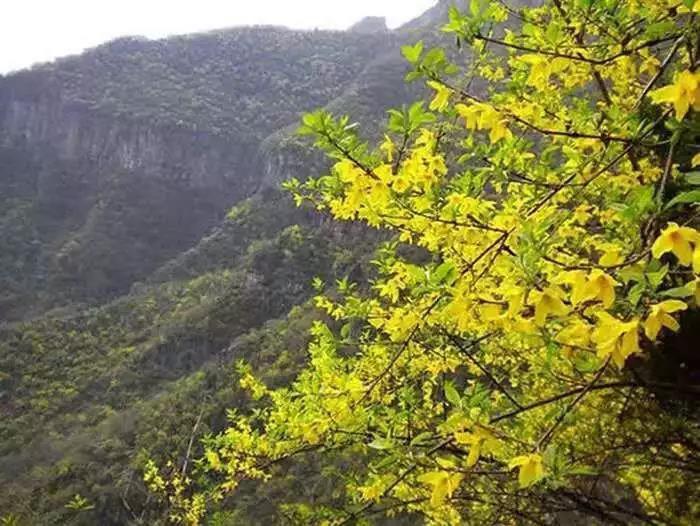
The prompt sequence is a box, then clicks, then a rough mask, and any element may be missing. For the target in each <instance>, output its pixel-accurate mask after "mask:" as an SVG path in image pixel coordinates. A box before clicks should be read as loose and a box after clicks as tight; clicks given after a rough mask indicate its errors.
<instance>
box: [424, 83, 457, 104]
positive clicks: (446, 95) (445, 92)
mask: <svg viewBox="0 0 700 526" xmlns="http://www.w3.org/2000/svg"><path fill="white" fill-rule="evenodd" d="M428 86H430V87H431V88H433V89H434V90H435V97H434V98H433V100H432V101H431V102H430V106H429V108H430V109H431V110H433V111H445V108H447V105H448V104H449V101H450V95H452V90H451V89H450V88H448V87H447V86H445V85H444V84H442V83H440V82H436V81H434V80H429V81H428Z"/></svg>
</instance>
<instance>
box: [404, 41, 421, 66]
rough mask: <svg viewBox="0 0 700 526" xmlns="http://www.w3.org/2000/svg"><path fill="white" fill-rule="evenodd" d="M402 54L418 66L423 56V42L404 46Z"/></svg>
mask: <svg viewBox="0 0 700 526" xmlns="http://www.w3.org/2000/svg"><path fill="white" fill-rule="evenodd" d="M401 54H402V55H403V57H404V58H405V59H406V60H407V61H408V62H409V63H411V64H417V63H418V61H419V60H420V56H421V55H422V54H423V41H422V40H419V41H418V42H416V43H415V44H414V45H412V46H402V47H401Z"/></svg>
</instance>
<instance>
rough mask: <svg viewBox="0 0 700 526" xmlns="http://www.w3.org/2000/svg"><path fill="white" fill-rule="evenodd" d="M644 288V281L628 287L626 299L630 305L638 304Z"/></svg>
mask: <svg viewBox="0 0 700 526" xmlns="http://www.w3.org/2000/svg"><path fill="white" fill-rule="evenodd" d="M644 289H646V286H645V284H644V283H637V284H636V285H635V286H634V287H632V288H631V289H630V291H629V292H628V293H627V299H628V300H629V301H630V303H631V304H632V305H634V306H637V305H638V304H639V300H641V299H642V294H643V293H644Z"/></svg>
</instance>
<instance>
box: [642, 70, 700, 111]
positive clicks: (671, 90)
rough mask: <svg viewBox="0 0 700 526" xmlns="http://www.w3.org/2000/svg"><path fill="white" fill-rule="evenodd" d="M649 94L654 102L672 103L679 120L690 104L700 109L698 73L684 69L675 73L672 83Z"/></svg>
mask: <svg viewBox="0 0 700 526" xmlns="http://www.w3.org/2000/svg"><path fill="white" fill-rule="evenodd" d="M649 96H650V97H651V100H653V101H654V102H655V103H656V104H660V103H662V102H670V103H672V104H673V107H674V109H675V111H676V118H677V119H678V120H681V119H682V118H683V117H685V114H686V113H688V109H689V108H690V107H691V106H692V107H693V109H694V110H696V111H698V110H700V73H691V72H690V71H688V70H685V71H683V72H681V73H680V74H678V75H676V77H675V78H674V82H673V84H669V85H668V86H664V87H663V88H659V89H657V90H654V91H652V92H651V93H650V94H649Z"/></svg>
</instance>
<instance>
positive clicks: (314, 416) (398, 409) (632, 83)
mask: <svg viewBox="0 0 700 526" xmlns="http://www.w3.org/2000/svg"><path fill="white" fill-rule="evenodd" d="M698 13H700V3H698V2H696V1H694V0H690V1H679V0H629V1H626V2H619V1H615V0H594V1H591V0H547V1H545V2H543V3H542V5H539V6H537V7H532V8H525V9H522V10H519V11H515V10H512V9H510V8H509V7H506V4H505V3H503V4H502V3H498V2H487V1H481V0H473V1H471V2H470V5H469V6H468V7H467V8H464V9H459V8H453V9H452V10H451V11H450V17H449V22H448V23H447V25H446V26H445V27H444V30H445V31H447V32H448V33H451V34H453V35H454V37H455V39H456V43H457V46H458V48H461V49H463V50H465V51H466V50H469V51H470V52H471V54H470V55H469V57H470V60H469V63H468V64H467V65H466V66H465V65H463V64H462V58H463V55H459V57H460V58H459V60H454V61H451V60H450V59H448V58H447V55H446V53H445V51H443V50H441V49H430V50H429V49H424V46H423V45H422V43H420V42H418V43H417V44H415V45H414V46H407V47H405V48H404V49H403V53H404V56H405V57H406V59H407V60H408V62H410V63H411V65H412V66H413V71H412V72H411V73H410V74H409V80H412V81H416V80H421V81H424V82H426V83H427V86H428V87H429V88H431V90H432V92H433V97H432V99H431V100H430V101H426V102H425V103H420V102H419V103H416V104H414V105H413V106H411V107H409V108H403V109H397V110H391V111H390V112H389V122H388V125H387V130H386V135H385V138H384V140H383V141H382V142H381V144H379V145H376V146H374V145H368V144H366V143H364V142H363V141H362V140H361V139H360V138H359V136H358V134H357V129H356V126H355V125H353V124H352V123H351V121H350V119H349V118H348V117H343V118H339V119H336V118H334V117H332V116H331V115H329V114H326V113H323V112H316V113H313V114H310V115H307V116H306V117H305V118H304V123H303V127H302V132H303V133H304V134H310V135H313V136H314V137H315V139H316V143H317V145H318V146H320V147H321V148H323V149H324V150H325V151H326V152H327V154H328V155H329V156H330V157H331V158H332V159H334V161H335V164H334V165H333V167H332V169H331V171H330V173H329V174H328V175H325V176H323V177H319V178H317V179H314V180H310V181H308V182H305V183H300V182H298V181H291V182H289V183H288V185H287V186H288V187H289V188H290V189H291V191H292V192H293V193H294V195H295V197H296V199H297V200H298V201H299V202H303V201H310V202H311V203H313V204H314V205H315V206H316V207H317V208H318V209H319V210H322V211H326V212H327V213H329V214H330V215H332V216H333V217H335V218H336V219H338V220H342V221H362V222H364V223H366V224H368V225H370V226H371V227H375V228H379V229H383V230H387V231H389V232H391V233H393V235H394V240H393V241H392V242H390V243H388V244H387V245H386V246H385V247H384V248H383V249H382V250H380V251H379V253H378V256H377V267H378V270H379V273H380V277H379V278H378V279H377V280H376V281H375V282H374V283H373V286H372V289H371V293H370V294H367V293H366V292H364V293H363V292H360V288H359V287H357V286H355V285H353V284H351V283H349V282H347V281H344V282H340V283H339V284H338V285H337V286H336V287H334V288H329V289H328V290H327V291H326V293H325V294H323V295H319V296H318V297H317V299H316V302H317V306H318V307H319V308H321V309H322V310H324V311H325V312H326V313H327V314H329V315H330V317H331V318H334V319H335V320H337V321H338V326H339V327H342V328H340V329H339V330H338V331H335V330H334V329H333V328H332V327H331V326H329V325H326V324H323V323H321V322H319V323H317V324H316V325H315V326H314V328H313V331H312V335H313V341H312V343H311V344H310V346H309V363H308V366H307V367H306V369H305V370H304V371H303V372H301V373H300V375H299V376H298V378H297V379H296V380H295V382H294V383H293V384H291V385H290V386H288V387H286V388H282V389H279V388H275V389H272V388H268V387H267V386H265V384H263V383H261V382H260V381H259V380H256V379H255V376H254V371H253V372H251V370H250V369H248V368H243V369H241V371H242V372H243V373H244V374H243V375H242V385H244V386H245V387H248V388H249V389H250V391H251V396H252V397H253V398H255V399H258V400H260V401H261V402H262V403H263V406H262V407H261V406H260V402H258V403H256V405H255V409H254V410H251V411H250V412H249V413H248V414H240V413H237V414H235V415H232V416H233V418H232V420H231V424H230V426H229V428H228V429H227V430H226V431H224V432H223V433H222V434H220V435H218V436H215V437H211V438H209V439H208V440H207V441H206V443H205V446H206V452H205V456H204V458H203V459H201V460H200V461H199V470H200V472H199V473H200V476H199V480H200V481H205V480H206V481H208V482H207V483H205V484H203V485H201V486H199V488H198V489H193V487H196V486H197V485H194V484H193V485H190V482H191V481H190V480H189V479H188V478H186V477H185V478H178V477H176V478H175V479H170V480H168V479H167V478H166V477H165V476H164V475H163V473H162V472H159V471H158V470H157V468H156V467H155V466H151V469H150V470H149V471H148V473H147V481H148V482H149V483H150V484H151V486H152V487H153V488H154V489H157V490H159V491H161V492H163V493H164V494H166V495H167V498H168V499H169V500H170V503H171V505H172V507H173V510H174V514H175V515H174V516H176V517H179V520H182V521H184V522H188V523H197V522H199V521H200V520H201V517H202V516H203V514H204V513H205V509H206V507H207V505H209V504H211V503H214V502H216V501H218V500H220V499H221V498H223V497H224V496H225V495H226V494H228V493H229V492H231V491H232V490H234V489H235V488H236V487H237V486H238V484H239V483H240V482H241V481H242V480H245V479H261V480H268V479H269V478H270V477H271V476H272V475H274V473H275V466H277V465H279V464H280V463H285V462H298V461H300V460H302V459H303V457H304V456H305V455H309V454H311V453H313V454H314V455H318V454H320V455H324V454H326V453H328V454H331V452H332V453H333V454H337V452H338V451H342V452H343V453H344V454H345V455H346V456H347V457H348V458H350V457H352V458H354V460H355V461H354V462H353V463H351V464H350V467H346V469H345V472H344V473H343V476H344V481H345V495H344V497H345V501H344V503H343V504H342V505H340V506H338V507H327V506H315V507H314V506H305V505H304V506H302V505H300V506H292V507H288V508H287V509H286V511H285V513H287V514H288V515H290V514H291V515H293V516H294V518H295V520H298V521H302V522H307V523H314V524H318V523H326V524H356V523H368V522H371V521H373V520H374V518H375V517H378V516H394V515H404V514H412V515H415V516H416V517H422V520H424V521H425V522H426V523H429V524H461V523H469V524H525V523H533V524H552V523H555V524H556V523H564V524H571V523H576V521H584V522H585V523H586V524H591V523H596V521H597V522H600V523H605V524H634V523H639V524H657V523H659V524H693V523H697V520H698V519H699V518H700V508H699V507H698V498H697V497H698V482H699V481H698V473H700V462H699V461H700V429H699V428H698V413H697V400H698V396H699V395H700V386H699V385H698V375H699V374H700V361H699V360H698V357H697V354H696V353H697V348H698V347H699V346H698V341H699V336H700V335H699V334H698V327H699V322H700V314H699V312H698V305H699V304H700V231H698V230H697V228H698V223H699V222H698V216H697V203H698V201H699V194H700V190H699V189H698V183H699V182H700V181H699V180H698V173H697V172H694V171H693V168H694V167H695V166H697V165H698V164H700V156H699V155H700V154H699V153H698V152H699V150H698V147H697V142H698V135H699V134H700V119H698V115H699V113H698V112H700V71H698V65H699V60H700V55H699V53H700V45H699V40H698V38H699V36H700V35H699V26H698V23H697V17H698ZM483 84H486V86H487V88H486V89H481V88H479V89H477V88H476V86H477V85H478V86H482V85H483ZM406 245H409V246H413V247H418V248H419V249H422V250H423V251H425V252H427V253H428V254H430V256H431V257H430V258H429V260H428V262H426V260H425V258H418V257H414V256H407V255H406V254H413V255H415V254H416V251H415V250H414V251H406V250H403V247H405V246H406ZM178 510H179V512H180V513H179V515H178Z"/></svg>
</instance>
